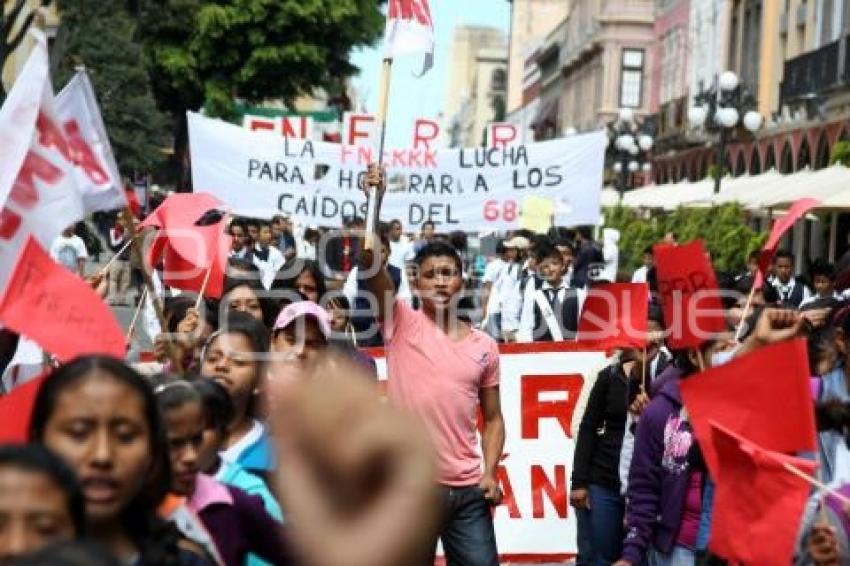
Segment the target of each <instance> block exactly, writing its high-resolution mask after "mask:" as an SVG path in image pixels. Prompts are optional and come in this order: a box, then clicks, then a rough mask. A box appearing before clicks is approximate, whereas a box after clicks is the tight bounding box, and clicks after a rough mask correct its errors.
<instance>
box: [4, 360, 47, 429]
mask: <svg viewBox="0 0 850 566" xmlns="http://www.w3.org/2000/svg"><path fill="white" fill-rule="evenodd" d="M48 375H49V372H48V373H44V374H42V375H39V376H38V377H34V378H32V379H30V380H29V381H27V382H26V383H24V384H23V385H21V386H19V387H15V388H14V389H13V390H12V391H11V393H9V394H8V395H4V396H3V397H0V422H2V423H3V426H2V427H0V444H22V443H25V442H27V436H28V432H29V426H30V416H31V415H32V408H33V405H35V397H36V395H38V390H39V388H41V384H42V383H44V380H45V379H47V376H48Z"/></svg>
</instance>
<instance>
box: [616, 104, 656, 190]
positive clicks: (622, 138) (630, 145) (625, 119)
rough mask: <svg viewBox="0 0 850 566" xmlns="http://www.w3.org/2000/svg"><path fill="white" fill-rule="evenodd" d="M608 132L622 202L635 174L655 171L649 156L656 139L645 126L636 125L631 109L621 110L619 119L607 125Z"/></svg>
mask: <svg viewBox="0 0 850 566" xmlns="http://www.w3.org/2000/svg"><path fill="white" fill-rule="evenodd" d="M608 131H609V134H608V135H609V137H610V139H611V149H612V152H613V154H614V164H613V166H612V169H613V171H614V173H616V174H617V175H618V176H619V178H620V179H619V183H618V187H617V190H618V191H619V193H620V199H622V198H623V193H624V192H626V191H627V190H629V189H631V188H632V184H633V181H634V174H635V173H637V172H638V171H643V172H644V173H649V172H650V171H651V170H652V166H651V165H650V163H649V152H650V151H651V150H652V148H653V146H654V145H655V139H653V137H652V135H651V133H652V132H651V131H650V128H649V127H648V125H647V124H646V123H637V122H636V121H635V114H634V110H632V109H631V108H622V109H620V113H619V117H618V119H617V120H615V121H614V122H612V123H610V124H608Z"/></svg>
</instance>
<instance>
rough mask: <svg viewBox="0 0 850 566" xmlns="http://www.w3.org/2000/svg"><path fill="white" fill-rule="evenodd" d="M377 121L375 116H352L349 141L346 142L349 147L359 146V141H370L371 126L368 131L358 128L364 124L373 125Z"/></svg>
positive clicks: (349, 125)
mask: <svg viewBox="0 0 850 566" xmlns="http://www.w3.org/2000/svg"><path fill="white" fill-rule="evenodd" d="M374 121H375V117H374V116H367V115H362V114H359V115H354V114H352V115H350V116H349V117H348V139H347V140H345V142H346V143H347V144H348V145H357V140H358V139H361V138H362V139H367V140H368V139H369V133H370V131H371V126H369V127H367V129H363V130H361V129H358V126H359V125H360V124H361V123H363V124H372V123H374Z"/></svg>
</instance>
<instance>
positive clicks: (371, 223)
mask: <svg viewBox="0 0 850 566" xmlns="http://www.w3.org/2000/svg"><path fill="white" fill-rule="evenodd" d="M392 71H393V60H392V59H391V58H389V57H387V58H385V59H384V64H383V66H382V67H381V85H380V90H379V91H378V113H377V116H376V117H377V121H378V126H379V127H380V128H381V134H380V141H379V142H378V160H377V161H378V165H379V166H380V167H382V168H383V162H384V146H385V144H386V140H387V111H388V109H389V105H390V79H391V78H392ZM377 196H378V195H377V191H376V189H375V188H374V187H371V188H370V189H369V204H368V207H367V209H366V239H365V242H364V248H365V249H367V250H371V249H374V247H375V232H377V222H378V219H377V214H376V213H377V209H378V199H377Z"/></svg>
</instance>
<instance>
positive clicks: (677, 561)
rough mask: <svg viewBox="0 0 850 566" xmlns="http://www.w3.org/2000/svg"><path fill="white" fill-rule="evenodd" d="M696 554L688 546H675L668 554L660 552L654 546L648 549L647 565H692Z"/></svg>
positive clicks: (694, 562) (695, 561) (695, 559)
mask: <svg viewBox="0 0 850 566" xmlns="http://www.w3.org/2000/svg"><path fill="white" fill-rule="evenodd" d="M696 563H697V558H696V554H694V551H693V550H691V549H690V548H685V547H684V546H677V547H675V548H673V550H672V551H671V552H670V554H661V553H660V552H658V551H657V550H655V549H654V548H653V549H652V550H650V551H649V566H694V564H696Z"/></svg>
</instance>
